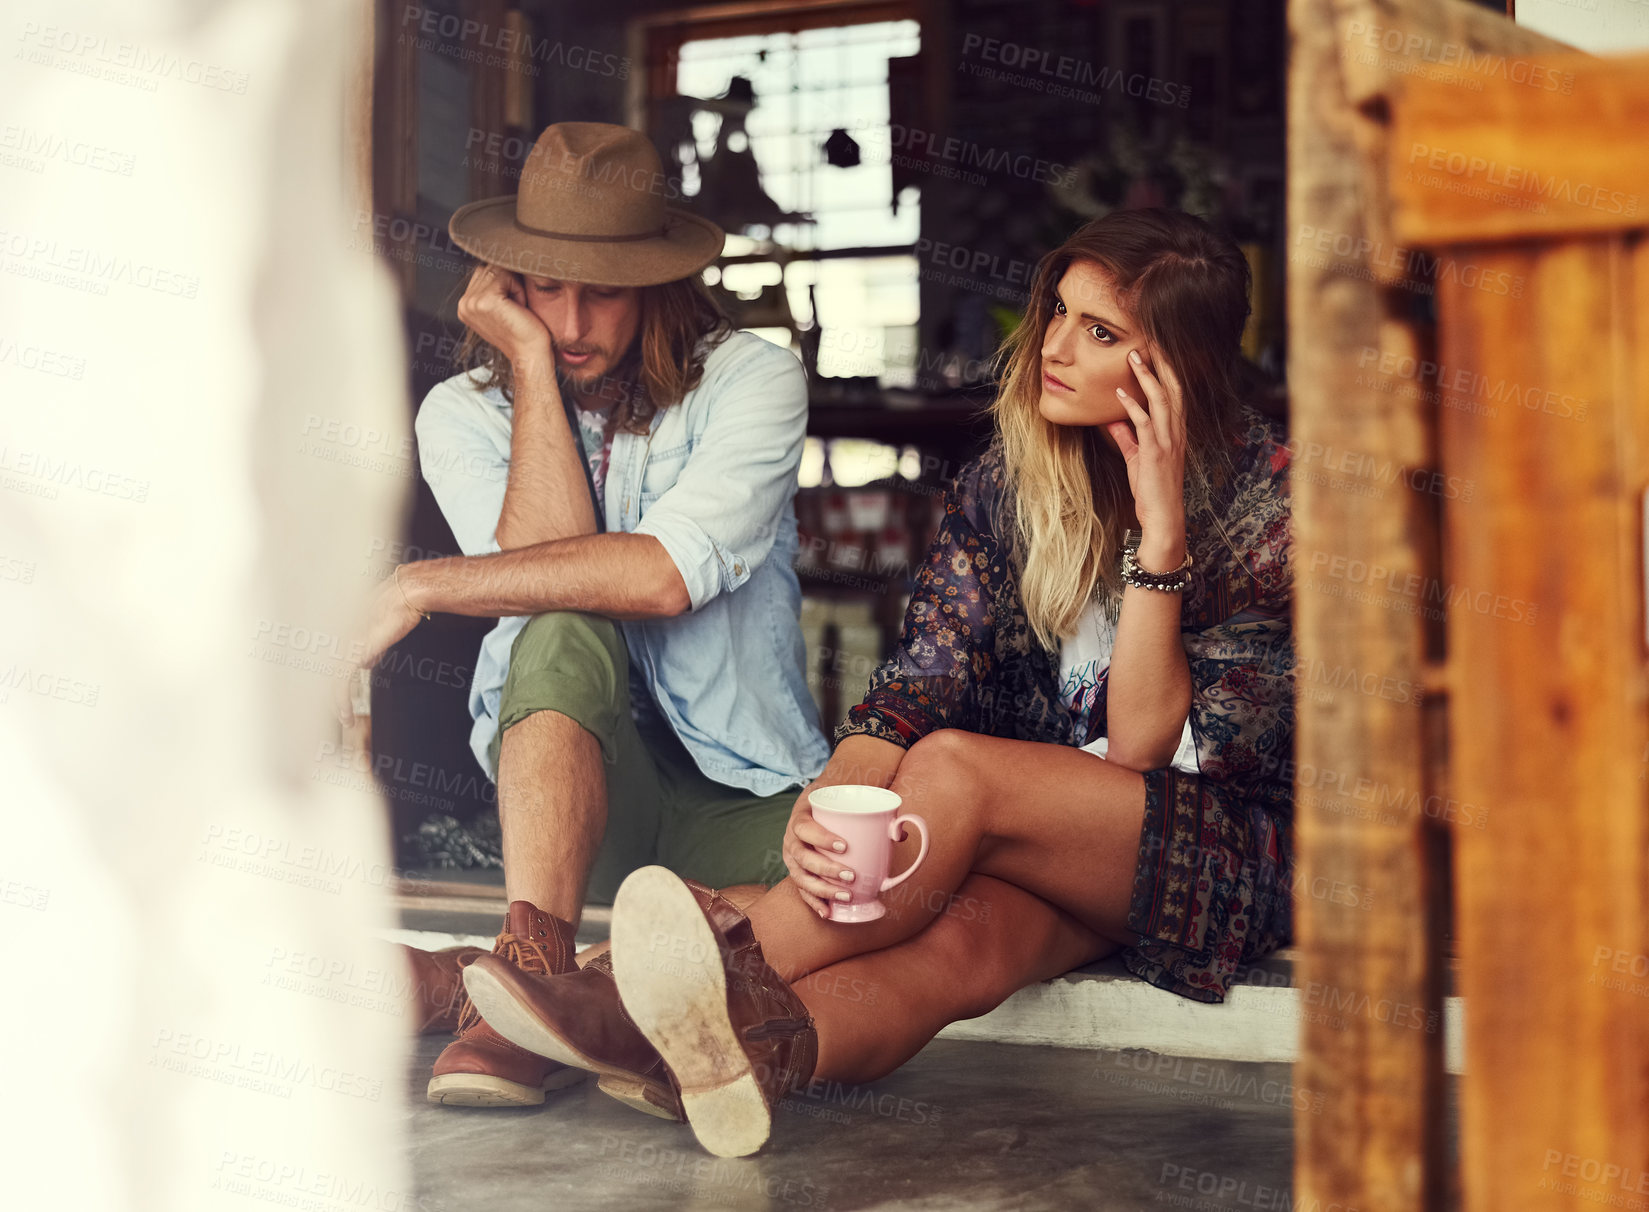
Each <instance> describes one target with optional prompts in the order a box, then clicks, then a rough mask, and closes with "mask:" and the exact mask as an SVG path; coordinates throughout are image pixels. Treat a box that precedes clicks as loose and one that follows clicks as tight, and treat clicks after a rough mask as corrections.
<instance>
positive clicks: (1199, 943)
mask: <svg viewBox="0 0 1649 1212" xmlns="http://www.w3.org/2000/svg"><path fill="white" fill-rule="evenodd" d="M1248 286H1249V273H1248V267H1247V265H1246V263H1245V262H1244V260H1243V258H1242V256H1241V254H1240V252H1239V251H1238V250H1237V248H1236V247H1235V246H1234V245H1233V244H1232V243H1231V242H1230V241H1228V240H1226V239H1224V238H1222V237H1220V236H1218V235H1216V234H1215V233H1214V232H1213V231H1212V230H1211V229H1210V228H1209V227H1208V226H1207V225H1206V224H1204V223H1203V222H1201V221H1200V220H1198V219H1195V218H1193V217H1191V216H1188V215H1184V214H1179V213H1174V212H1168V211H1158V210H1136V211H1123V212H1117V213H1114V214H1111V215H1107V216H1105V217H1103V218H1100V219H1096V220H1094V221H1092V222H1090V223H1088V224H1086V225H1084V226H1083V227H1082V228H1081V229H1080V230H1079V231H1077V232H1076V233H1075V234H1074V235H1073V236H1072V237H1071V238H1070V239H1069V240H1067V241H1066V242H1065V243H1064V244H1063V245H1061V246H1060V247H1059V248H1058V249H1057V250H1055V252H1054V253H1052V254H1051V255H1050V256H1049V257H1047V258H1045V259H1044V261H1043V262H1042V264H1041V266H1040V267H1039V270H1038V273H1037V276H1036V279H1035V281H1034V283H1033V285H1032V298H1031V302H1030V305H1029V310H1028V313H1027V315H1026V317H1025V319H1024V321H1023V323H1021V324H1020V326H1019V328H1018V330H1017V331H1016V332H1015V333H1014V335H1013V336H1012V337H1011V338H1010V339H1009V341H1008V343H1007V345H1006V347H1005V350H1004V354H1005V359H1006V361H1005V369H1004V373H1003V378H1002V383H1001V388H1000V391H999V394H998V397H997V399H996V402H995V404H994V407H993V416H994V421H995V429H996V433H995V439H994V441H993V442H992V444H991V446H990V448H989V450H988V452H987V453H986V454H985V455H984V456H983V457H981V458H980V459H979V460H977V461H976V462H974V463H972V464H970V465H969V466H968V467H967V468H966V469H965V470H964V471H963V473H962V474H961V476H960V477H959V478H958V479H957V481H956V484H955V485H954V487H953V489H952V490H951V491H950V493H949V495H948V496H947V498H946V502H945V514H944V519H943V522H942V523H941V525H940V528H939V532H938V534H937V536H936V537H935V539H934V542H933V545H932V548H931V549H930V551H929V553H928V555H927V558H926V561H925V563H924V565H923V567H922V568H921V570H920V572H919V574H918V576H917V578H916V585H915V590H914V593H913V596H912V598H911V602H910V606H909V609H908V611H907V613H906V616H905V625H904V633H903V636H902V639H901V641H900V645H899V649H898V651H897V652H896V653H895V654H894V656H893V657H892V659H890V660H889V661H888V662H887V663H886V664H885V665H883V666H882V667H881V668H880V669H878V670H877V672H876V673H875V675H874V677H873V678H872V681H871V687H870V691H869V693H868V694H867V695H866V697H865V700H864V702H863V703H861V704H860V705H859V706H857V707H855V708H853V710H852V711H851V712H850V713H849V718H848V720H847V722H846V723H845V724H844V725H843V727H842V728H841V729H840V731H839V733H838V743H837V745H836V748H835V752H834V754H833V756H832V757H831V760H830V763H829V765H828V766H827V768H826V769H825V771H824V772H823V773H822V774H821V775H820V777H819V779H818V780H817V781H816V782H815V783H813V784H812V785H811V786H809V787H808V788H807V789H806V790H805V791H804V792H803V794H802V795H801V796H800V797H799V798H798V800H797V802H796V808H795V811H794V813H793V815H792V816H791V819H790V823H789V826H788V829H787V831H786V834H785V838H784V854H785V859H786V864H787V866H788V868H789V871H790V878H789V879H787V880H785V881H783V882H782V883H780V884H779V885H777V886H776V887H774V888H773V889H771V890H769V891H767V892H766V893H765V895H761V896H760V897H759V899H755V900H754V901H753V902H745V903H746V907H745V908H744V909H743V911H742V912H741V910H740V908H739V907H738V906H736V905H735V904H734V902H733V901H730V900H729V899H728V898H727V897H725V896H722V895H718V894H716V893H713V892H712V891H711V890H709V889H707V888H704V887H702V886H699V885H693V884H689V883H687V882H685V881H682V880H680V879H678V878H677V877H676V876H674V875H672V874H671V873H670V872H668V871H666V870H665V869H663V868H659V867H651V868H645V869H643V870H641V871H638V872H635V873H634V874H632V875H631V876H630V878H629V879H628V880H627V881H626V883H625V885H624V887H623V888H622V889H621V890H620V892H619V896H618V900H617V903H616V905H615V908H614V923H613V939H612V955H611V959H610V961H608V960H606V959H603V960H601V961H598V962H597V963H595V964H592V965H591V966H590V967H589V968H586V969H584V970H583V971H581V972H578V973H573V974H569V975H565V976H553V977H538V976H532V975H530V974H527V973H524V972H522V971H521V970H519V969H517V968H515V967H514V966H512V965H510V964H508V963H505V962H502V961H499V960H497V959H496V957H483V958H482V959H479V960H477V961H476V963H475V964H474V965H473V966H472V967H470V968H469V969H468V970H467V972H466V977H465V983H466V987H467V988H468V990H469V992H470V995H471V996H472V998H473V999H474V1001H475V1004H476V1007H477V1008H478V1009H479V1010H480V1012H481V1014H482V1015H483V1016H484V1017H485V1018H486V1020H487V1022H488V1023H489V1024H490V1025H492V1026H493V1027H494V1028H495V1029H496V1030H498V1031H499V1032H501V1033H502V1034H503V1035H505V1036H506V1037H508V1038H509V1039H511V1040H512V1041H513V1042H515V1043H517V1044H519V1045H521V1046H523V1047H527V1048H530V1049H532V1050H533V1051H535V1052H538V1053H539V1054H541V1055H544V1056H551V1057H554V1058H556V1059H558V1060H561V1061H563V1062H565V1063H567V1064H572V1065H578V1066H581V1067H583V1068H587V1069H593V1070H595V1071H596V1072H598V1073H600V1074H601V1075H602V1082H601V1085H602V1088H603V1089H604V1090H607V1091H608V1092H609V1093H612V1094H614V1095H616V1096H618V1097H620V1098H623V1099H625V1101H628V1102H631V1103H633V1104H634V1105H636V1106H638V1107H641V1108H642V1109H645V1110H651V1111H653V1112H655V1113H658V1114H664V1115H672V1116H681V1115H683V1114H684V1115H685V1118H686V1119H687V1120H688V1121H689V1122H690V1123H691V1124H692V1126H693V1128H694V1130H695V1131H696V1133H697V1134H698V1137H699V1140H700V1142H701V1143H702V1144H703V1145H705V1147H706V1148H708V1149H710V1150H711V1151H712V1152H714V1153H717V1154H720V1155H723V1156H737V1155H742V1154H746V1153H750V1152H752V1151H754V1150H755V1149H757V1148H759V1147H760V1146H761V1145H762V1143H763V1142H764V1141H765V1140H766V1139H767V1136H768V1132H769V1127H770V1121H771V1109H772V1106H773V1104H774V1102H775V1101H777V1100H778V1099H781V1098H783V1097H784V1096H785V1094H786V1093H787V1092H788V1091H790V1090H792V1089H794V1088H797V1087H798V1086H801V1085H805V1084H806V1083H807V1082H809V1081H810V1080H814V1079H832V1080H838V1081H849V1082H858V1081H866V1080H870V1079H873V1078H875V1077H877V1076H880V1075H882V1074H885V1073H887V1072H888V1071H890V1070H892V1069H894V1068H896V1067H897V1066H898V1065H900V1064H902V1063H904V1061H906V1060H907V1059H909V1058H910V1057H911V1056H913V1055H914V1054H915V1053H916V1052H917V1051H919V1050H920V1049H921V1048H922V1046H923V1045H924V1044H926V1043H927V1041H928V1040H930V1039H931V1038H932V1037H933V1035H934V1034H935V1033H936V1032H938V1031H939V1030H940V1029H941V1028H942V1027H944V1026H945V1025H946V1024H947V1023H950V1022H953V1021H955V1020H957V1019H960V1018H967V1017H972V1016H975V1015H979V1014H983V1013H985V1012H987V1011H988V1010H990V1009H991V1008H993V1007H994V1006H996V1005H997V1004H999V1003H1000V1002H1001V1001H1002V1000H1003V999H1005V998H1006V997H1008V996H1009V995H1010V994H1012V993H1013V992H1014V991H1015V990H1017V989H1019V988H1021V987H1023V986H1025V985H1027V984H1030V983H1032V982H1035V981H1038V980H1045V979H1048V978H1050V977H1053V976H1055V975H1058V974H1060V973H1063V972H1067V971H1069V970H1071V969H1072V968H1076V967H1080V966H1081V965H1083V964H1087V963H1089V962H1091V961H1093V960H1096V959H1099V958H1101V957H1103V956H1107V955H1110V954H1112V953H1119V954H1120V957H1121V960H1122V962H1123V963H1125V964H1126V965H1127V966H1128V968H1129V969H1130V970H1131V971H1133V972H1135V973H1137V974H1139V975H1140V976H1141V977H1143V978H1144V979H1146V980H1148V981H1150V982H1151V983H1153V984H1156V985H1159V986H1161V987H1162V988H1164V989H1168V990H1171V991H1172V992H1174V993H1176V994H1179V995H1181V996H1184V997H1189V998H1194V999H1197V1000H1200V1001H1208V1002H1217V1001H1220V1000H1222V999H1223V997H1224V996H1225V993H1226V991H1227V990H1228V988H1229V987H1230V985H1231V983H1232V981H1233V979H1234V977H1235V975H1236V973H1237V971H1238V969H1239V968H1240V967H1241V966H1242V965H1245V964H1247V963H1250V962H1252V961H1253V960H1255V959H1257V958H1259V957H1260V956H1262V955H1264V954H1266V953H1267V952H1270V951H1272V950H1273V949H1275V948H1277V947H1278V946H1281V945H1283V944H1284V943H1286V942H1287V941H1288V940H1289V936H1290V930H1291V905H1290V895H1289V892H1290V884H1291V876H1292V865H1293V842H1292V826H1291V817H1290V812H1291V797H1292V788H1291V785H1290V782H1289V779H1288V778H1287V776H1286V770H1287V767H1286V759H1287V758H1288V757H1289V755H1290V753H1291V744H1292V730H1293V719H1294V710H1293V684H1292V667H1293V657H1292V645H1291V640H1290V629H1289V588H1290V576H1289V520H1288V497H1287V481H1286V475H1287V468H1288V452H1287V450H1286V447H1285V445H1284V439H1283V435H1282V433H1281V431H1280V429H1279V428H1278V427H1277V426H1276V425H1275V424H1274V423H1273V422H1271V421H1269V420H1268V419H1266V418H1265V417H1263V416H1262V415H1260V414H1259V413H1257V412H1255V411H1254V410H1253V409H1252V408H1251V407H1250V406H1249V405H1248V404H1247V403H1246V401H1245V400H1244V399H1243V398H1242V393H1241V388H1240V383H1241V362H1240V359H1239V352H1238V349H1239V344H1238V343H1239V339H1240V337H1241V334H1242V330H1243V324H1244V321H1245V319H1246V316H1247V314H1248ZM841 783H857V784H873V785H876V786H881V787H889V788H891V789H892V790H893V791H894V792H896V793H897V794H898V795H899V796H900V797H902V800H903V809H902V810H903V811H908V812H914V813H917V814H919V815H921V816H922V817H924V818H925V819H926V820H927V822H928V824H929V830H930V833H931V847H930V849H929V852H928V854H927V857H926V859H925V861H924V862H923V863H922V864H921V865H920V867H918V868H917V870H916V872H915V874H914V875H913V876H912V877H911V878H910V879H909V880H908V881H907V882H906V883H905V884H904V885H902V886H901V887H900V888H898V889H897V890H895V891H892V892H889V893H886V894H884V901H885V904H886V905H887V908H888V912H887V913H886V915H885V916H883V917H882V918H880V919H879V920H876V921H871V922H867V923H854V924H845V923H839V922H833V921H830V920H828V913H829V905H830V903H831V902H832V901H833V900H836V899H845V894H846V889H848V888H849V887H851V886H852V881H853V879H854V878H855V874H856V873H855V872H853V871H852V870H851V869H849V868H847V867H845V866H844V865H843V863H842V861H841V859H839V858H838V857H836V854H837V850H838V849H839V843H840V839H839V838H837V837H836V836H834V835H833V834H831V833H829V832H828V831H827V830H825V829H824V828H823V827H821V826H820V825H819V824H818V823H816V822H815V821H814V820H813V818H812V815H811V813H810V810H809V806H808V793H809V792H811V791H813V790H815V789H817V788H819V787H823V786H828V785H831V784H841ZM914 850H915V845H914V841H913V840H909V839H907V840H905V841H903V842H901V843H899V844H898V845H897V846H895V853H894V857H893V864H892V866H893V869H894V870H899V869H902V868H903V867H905V866H907V865H908V864H909V863H910V861H911V860H912V858H913V857H914ZM615 972H616V978H617V979H616V987H615V981H614V973H615ZM621 1005H622V1009H621Z"/></svg>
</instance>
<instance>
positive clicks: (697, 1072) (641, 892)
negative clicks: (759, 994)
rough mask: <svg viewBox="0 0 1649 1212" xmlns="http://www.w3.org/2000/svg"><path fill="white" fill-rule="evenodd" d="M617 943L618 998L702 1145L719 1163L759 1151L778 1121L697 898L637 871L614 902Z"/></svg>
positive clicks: (658, 875) (671, 878)
mask: <svg viewBox="0 0 1649 1212" xmlns="http://www.w3.org/2000/svg"><path fill="white" fill-rule="evenodd" d="M612 939H613V977H614V979H615V980H616V981H617V982H618V995H619V998H620V999H621V1000H622V1001H623V1003H624V1009H625V1011H626V1012H627V1013H628V1014H629V1016H630V1018H631V1020H632V1021H634V1023H635V1025H636V1027H637V1028H638V1029H639V1030H640V1031H641V1033H642V1034H643V1035H645V1036H646V1037H647V1040H648V1042H649V1043H651V1044H652V1045H653V1047H655V1048H657V1049H658V1051H659V1055H660V1056H662V1057H663V1058H664V1063H665V1064H666V1065H668V1066H669V1068H670V1072H671V1073H672V1074H673V1075H674V1076H675V1079H676V1082H677V1084H678V1085H679V1086H680V1087H681V1105H682V1110H683V1111H684V1112H686V1115H687V1122H688V1123H689V1124H691V1125H692V1128H693V1134H694V1135H695V1136H697V1137H698V1141H699V1144H701V1145H703V1146H704V1147H705V1148H706V1149H707V1150H709V1151H710V1152H711V1153H713V1154H715V1155H716V1156H717V1157H747V1156H748V1155H750V1154H752V1153H754V1152H756V1150H758V1149H760V1148H761V1147H762V1145H764V1144H766V1143H767V1138H768V1135H769V1133H770V1132H771V1131H772V1126H773V1116H772V1112H771V1111H770V1110H769V1109H768V1106H767V1099H766V1098H765V1097H764V1096H763V1094H762V1089H761V1084H760V1083H759V1082H758V1081H757V1080H756V1076H755V1074H754V1073H753V1072H752V1071H751V1066H750V1058H749V1057H748V1056H747V1055H745V1051H744V1047H743V1045H742V1044H741V1043H740V1042H739V1037H738V1033H737V1032H736V1031H735V1030H734V1028H733V1020H732V1017H731V1016H730V1015H729V1013H728V1010H727V973H726V971H725V969H724V968H723V966H722V958H721V948H720V946H719V945H718V944H717V941H716V934H715V931H714V930H712V929H711V928H710V923H709V922H708V921H706V920H705V917H704V914H703V912H702V911H701V910H700V909H699V905H698V901H696V900H695V899H694V898H693V893H692V891H691V890H690V889H689V888H688V887H687V885H686V884H684V883H682V882H681V880H680V878H678V877H677V876H676V875H675V873H674V872H671V871H669V870H667V869H666V868H663V867H643V868H641V869H640V870H638V871H633V872H631V873H630V875H629V876H628V877H627V878H626V879H625V881H624V883H623V884H622V885H620V887H619V890H618V895H617V896H616V897H615V898H614V900H613V927H612ZM632 1105H633V1104H632Z"/></svg>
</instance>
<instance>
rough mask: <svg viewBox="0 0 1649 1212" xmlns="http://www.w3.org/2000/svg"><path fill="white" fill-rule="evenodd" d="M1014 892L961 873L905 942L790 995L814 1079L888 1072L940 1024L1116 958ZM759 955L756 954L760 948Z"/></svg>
mask: <svg viewBox="0 0 1649 1212" xmlns="http://www.w3.org/2000/svg"><path fill="white" fill-rule="evenodd" d="M1116 946H1117V945H1116V943H1114V942H1112V941H1110V940H1109V939H1105V938H1102V937H1100V936H1099V935H1098V934H1095V933H1094V932H1093V931H1092V930H1089V929H1088V928H1087V927H1086V926H1083V925H1082V924H1081V923H1079V922H1078V921H1076V919H1075V918H1073V917H1071V916H1070V915H1069V914H1067V913H1062V912H1060V911H1059V910H1058V909H1056V908H1054V907H1053V906H1052V905H1050V904H1049V903H1048V902H1047V901H1045V900H1042V899H1041V898H1040V897H1037V896H1033V895H1032V894H1031V893H1029V892H1026V891H1025V890H1024V889H1022V888H1016V887H1014V886H1013V885H1012V884H1007V883H1004V882H1003V881H1001V880H998V879H993V878H991V877H990V876H987V875H970V876H969V877H968V878H967V879H966V880H964V881H963V882H962V886H961V887H960V888H959V889H957V892H956V896H955V898H954V899H953V900H952V902H951V904H950V906H949V908H947V909H946V910H945V912H944V913H942V914H941V915H940V916H939V917H938V918H936V919H935V920H934V921H933V922H931V923H930V924H929V925H928V927H927V928H926V929H925V930H923V931H922V932H921V933H920V934H918V935H916V936H915V937H914V938H911V939H908V940H906V941H905V942H902V943H898V944H896V945H894V946H892V947H887V948H884V949H883V950H881V951H872V952H870V953H869V954H868V955H856V956H854V957H853V958H852V959H848V960H843V961H842V962H841V963H838V964H831V965H830V966H828V967H825V968H821V969H819V970H818V971H817V972H813V973H810V974H809V975H807V976H805V977H803V978H802V979H801V980H799V981H797V982H795V983H794V984H793V985H792V986H791V987H792V988H793V989H794V990H795V991H796V993H797V994H798V995H799V996H800V997H801V999H802V1001H803V1002H804V1003H806V1005H807V1008H808V1011H809V1012H810V1013H811V1014H812V1015H813V1024H814V1027H815V1028H816V1029H817V1031H818V1033H819V1061H818V1064H817V1065H816V1066H815V1068H814V1076H815V1077H817V1078H821V1079H824V1080H830V1081H841V1082H867V1081H874V1080H875V1079H876V1078H878V1077H882V1076H884V1075H885V1074H888V1073H891V1072H893V1070H895V1069H897V1068H898V1067H899V1066H900V1065H902V1064H904V1063H905V1062H906V1061H907V1060H909V1059H910V1058H911V1057H913V1056H915V1055H916V1054H917V1053H918V1052H920V1051H921V1050H922V1048H923V1047H924V1046H925V1045H926V1044H927V1042H928V1041H929V1040H931V1039H932V1038H933V1037H934V1036H935V1035H937V1034H938V1033H939V1031H940V1029H941V1028H943V1027H945V1026H946V1025H947V1024H950V1023H954V1022H957V1021H959V1020H961V1019H965V1018H977V1017H978V1016H979V1015H981V1014H986V1013H989V1012H990V1011H991V1010H993V1009H995V1008H996V1007H997V1006H999V1005H1001V1004H1002V1002H1004V1001H1005V1000H1007V998H1008V997H1010V996H1011V995H1012V994H1013V993H1014V992H1016V991H1017V990H1019V989H1023V988H1024V987H1025V986H1026V985H1029V984H1033V983H1034V982H1036V981H1042V980H1048V979H1050V978H1052V977H1055V976H1058V975H1060V974H1061V973H1065V972H1069V971H1070V970H1071V969H1072V968H1080V967H1081V966H1082V965H1083V964H1087V963H1091V962H1093V961H1094V960H1096V959H1099V958H1100V957H1101V956H1104V955H1108V954H1110V953H1111V952H1112V951H1114V950H1116ZM764 953H765V948H764Z"/></svg>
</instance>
